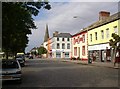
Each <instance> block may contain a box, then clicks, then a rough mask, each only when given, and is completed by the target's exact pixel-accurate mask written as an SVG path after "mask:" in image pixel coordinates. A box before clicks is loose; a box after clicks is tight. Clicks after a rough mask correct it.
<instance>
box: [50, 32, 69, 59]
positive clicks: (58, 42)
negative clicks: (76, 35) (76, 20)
mask: <svg viewBox="0 0 120 89" xmlns="http://www.w3.org/2000/svg"><path fill="white" fill-rule="evenodd" d="M50 45H51V46H52V47H51V51H52V58H70V57H71V34H70V33H60V34H58V32H57V33H55V35H54V36H53V37H52V38H51V44H50Z"/></svg>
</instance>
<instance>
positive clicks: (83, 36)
mask: <svg viewBox="0 0 120 89" xmlns="http://www.w3.org/2000/svg"><path fill="white" fill-rule="evenodd" d="M82 38H83V43H84V42H85V35H82Z"/></svg>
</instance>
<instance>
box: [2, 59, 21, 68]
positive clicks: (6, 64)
mask: <svg viewBox="0 0 120 89" xmlns="http://www.w3.org/2000/svg"><path fill="white" fill-rule="evenodd" d="M9 68H19V66H18V63H17V62H16V61H3V62H2V69H9Z"/></svg>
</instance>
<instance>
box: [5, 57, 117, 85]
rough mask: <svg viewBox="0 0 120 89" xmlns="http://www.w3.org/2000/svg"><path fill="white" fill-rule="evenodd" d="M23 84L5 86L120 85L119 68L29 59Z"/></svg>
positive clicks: (24, 70)
mask: <svg viewBox="0 0 120 89" xmlns="http://www.w3.org/2000/svg"><path fill="white" fill-rule="evenodd" d="M22 73H23V80H22V83H21V84H17V83H15V82H11V81H10V82H4V83H3V87H118V70H117V69H112V68H105V67H96V66H90V65H82V64H75V63H70V62H63V61H60V60H45V59H28V60H26V66H25V67H22Z"/></svg>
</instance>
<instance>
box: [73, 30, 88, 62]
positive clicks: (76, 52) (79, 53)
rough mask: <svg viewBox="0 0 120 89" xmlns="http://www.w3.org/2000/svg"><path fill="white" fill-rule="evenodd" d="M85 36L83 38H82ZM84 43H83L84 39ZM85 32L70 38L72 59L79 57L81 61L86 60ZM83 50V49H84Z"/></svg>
mask: <svg viewBox="0 0 120 89" xmlns="http://www.w3.org/2000/svg"><path fill="white" fill-rule="evenodd" d="M83 35H84V36H85V38H84V37H83ZM83 38H84V39H85V41H83V40H84V39H83ZM87 47H88V46H87V31H85V32H82V33H79V34H78V35H75V36H73V37H72V57H75V58H77V57H79V58H80V59H81V60H87V59H88V48H87ZM84 48H85V49H84Z"/></svg>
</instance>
